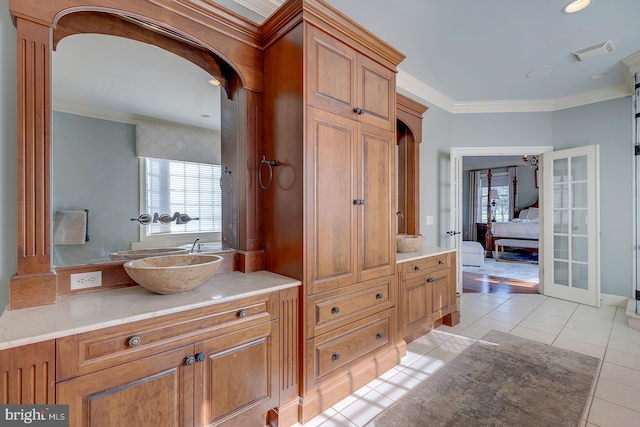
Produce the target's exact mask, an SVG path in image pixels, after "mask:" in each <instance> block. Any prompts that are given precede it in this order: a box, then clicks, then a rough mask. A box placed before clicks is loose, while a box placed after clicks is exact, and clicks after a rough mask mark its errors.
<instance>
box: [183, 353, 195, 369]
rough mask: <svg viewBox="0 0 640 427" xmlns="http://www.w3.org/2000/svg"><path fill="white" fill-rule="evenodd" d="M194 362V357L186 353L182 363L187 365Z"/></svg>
mask: <svg viewBox="0 0 640 427" xmlns="http://www.w3.org/2000/svg"><path fill="white" fill-rule="evenodd" d="M194 363H196V358H195V357H193V356H192V355H190V354H189V355H187V357H185V358H184V364H185V365H187V366H191V365H193V364H194Z"/></svg>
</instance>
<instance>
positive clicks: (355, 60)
mask: <svg viewBox="0 0 640 427" xmlns="http://www.w3.org/2000/svg"><path fill="white" fill-rule="evenodd" d="M263 29H264V31H265V45H266V46H267V48H266V50H265V57H264V61H265V73H264V75H265V97H264V100H265V121H264V124H265V126H264V129H265V132H264V146H263V153H261V154H263V155H265V156H266V157H267V158H269V159H275V160H278V162H279V165H278V166H277V167H276V168H275V169H274V171H273V176H274V178H273V184H272V186H271V187H270V188H268V189H266V190H265V191H264V192H262V193H261V194H260V197H261V199H262V203H261V204H262V206H263V211H262V212H261V214H262V230H263V232H264V239H265V256H266V259H265V261H266V268H267V269H268V270H270V271H274V272H277V273H280V274H284V275H287V276H291V277H294V278H297V279H300V280H302V282H303V287H304V291H303V293H304V294H305V296H306V300H305V301H304V304H303V307H304V312H303V314H302V316H301V317H302V318H304V319H305V321H304V327H303V329H302V338H303V340H304V342H305V344H304V345H303V347H302V351H303V355H302V360H303V361H304V362H303V364H304V366H305V369H304V372H303V377H302V386H301V408H300V421H302V422H305V421H307V420H309V419H310V418H312V417H313V416H315V415H316V414H318V413H320V412H322V411H324V410H325V409H327V408H329V407H330V406H331V405H333V404H334V403H336V402H337V401H339V400H340V399H342V398H344V397H346V396H347V395H349V394H350V393H351V392H353V391H355V390H356V389H357V388H360V387H361V386H363V385H364V384H366V383H367V382H369V381H371V380H373V379H374V378H376V377H377V376H378V375H380V374H381V373H382V372H384V371H386V370H388V369H390V368H392V367H393V366H395V365H396V364H397V363H398V362H399V359H400V356H401V354H403V353H404V349H403V348H398V346H399V345H400V346H402V345H403V344H404V341H402V342H401V344H399V341H398V340H397V339H396V338H397V320H396V319H397V307H396V306H397V292H396V287H397V282H396V275H395V272H396V239H395V234H396V218H395V175H396V170H395V144H396V140H395V127H396V118H395V96H396V87H395V73H396V66H397V64H398V63H399V62H400V61H401V60H402V59H403V58H404V56H403V55H402V54H400V53H399V52H397V51H395V50H394V49H393V48H391V47H390V46H388V45H386V44H385V43H384V42H382V41H381V40H379V39H377V38H376V37H375V36H373V35H372V34H371V33H369V32H367V31H366V30H365V29H363V28H361V27H359V26H357V25H356V24H355V23H353V22H352V21H350V20H348V19H347V18H345V17H343V16H342V15H341V14H340V13H339V12H337V11H336V10H334V9H332V8H331V7H330V6H328V5H326V4H325V3H322V2H318V1H313V0H300V1H297V2H295V1H294V2H288V3H286V4H285V5H284V6H283V7H282V8H280V9H279V10H278V11H276V13H275V14H274V15H273V16H272V17H271V18H269V20H268V21H267V22H265V24H264V25H263Z"/></svg>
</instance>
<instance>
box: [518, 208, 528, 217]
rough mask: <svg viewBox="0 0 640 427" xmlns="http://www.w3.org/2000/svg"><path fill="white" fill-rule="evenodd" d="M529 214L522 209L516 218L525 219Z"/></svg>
mask: <svg viewBox="0 0 640 427" xmlns="http://www.w3.org/2000/svg"><path fill="white" fill-rule="evenodd" d="M528 213H529V209H522V210H521V211H520V213H519V214H518V218H520V219H527V214H528Z"/></svg>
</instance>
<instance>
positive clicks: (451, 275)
mask: <svg viewBox="0 0 640 427" xmlns="http://www.w3.org/2000/svg"><path fill="white" fill-rule="evenodd" d="M398 283H399V284H400V303H399V312H400V338H402V339H404V340H405V341H406V342H410V341H413V340H414V339H416V338H418V337H419V336H422V335H424V334H425V333H427V332H429V331H430V330H431V329H433V328H434V327H436V326H437V325H438V324H446V325H449V326H453V325H455V324H457V323H458V322H459V313H458V311H457V301H456V258H455V253H454V252H448V253H445V254H440V255H433V256H429V257H426V258H421V259H418V260H414V261H407V262H404V263H401V264H399V268H398Z"/></svg>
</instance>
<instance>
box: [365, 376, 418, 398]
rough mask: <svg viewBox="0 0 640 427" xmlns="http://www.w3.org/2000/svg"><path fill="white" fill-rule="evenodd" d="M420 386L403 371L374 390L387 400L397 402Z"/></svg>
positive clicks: (415, 379)
mask: <svg viewBox="0 0 640 427" xmlns="http://www.w3.org/2000/svg"><path fill="white" fill-rule="evenodd" d="M405 369H406V368H405ZM420 384H422V381H420V380H419V379H417V378H415V377H413V376H411V375H409V374H407V373H405V371H404V370H403V371H402V372H400V373H398V374H396V375H394V376H393V377H391V378H389V380H388V381H385V382H384V383H382V384H380V385H379V386H378V387H376V388H375V390H376V391H377V392H378V393H380V394H382V395H383V396H386V397H388V398H389V399H391V400H394V401H396V402H397V401H398V400H399V399H400V398H401V397H402V396H404V395H405V394H407V393H408V392H410V391H411V390H413V389H414V388H416V387H417V386H419V385H420Z"/></svg>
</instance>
